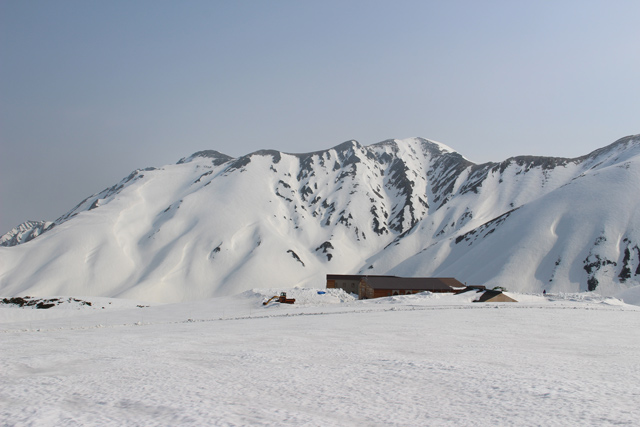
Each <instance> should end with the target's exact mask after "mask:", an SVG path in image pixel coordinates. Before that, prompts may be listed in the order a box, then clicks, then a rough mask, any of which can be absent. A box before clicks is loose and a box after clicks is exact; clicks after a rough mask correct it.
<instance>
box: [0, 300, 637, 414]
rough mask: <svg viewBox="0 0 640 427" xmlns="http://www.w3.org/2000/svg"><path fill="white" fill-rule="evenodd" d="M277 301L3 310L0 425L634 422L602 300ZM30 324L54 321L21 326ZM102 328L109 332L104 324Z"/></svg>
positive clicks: (620, 350)
mask: <svg viewBox="0 0 640 427" xmlns="http://www.w3.org/2000/svg"><path fill="white" fill-rule="evenodd" d="M279 291H280V290H279V289H272V290H252V291H247V292H244V293H243V294H240V295H237V296H235V297H226V298H216V299H211V300H204V301H200V302H192V303H181V304H167V305H157V306H152V307H144V308H139V307H135V306H133V305H132V304H133V303H132V302H124V303H120V304H118V300H110V299H101V300H100V301H95V302H94V304H92V306H91V307H82V308H80V309H78V307H72V306H69V307H67V308H66V309H62V308H60V307H57V308H53V309H50V310H32V309H19V308H11V307H4V306H0V313H2V317H0V319H2V321H1V323H0V333H1V334H2V345H1V346H0V375H1V380H0V424H2V425H33V426H44V425H46V426H58V425H60V426H62V425H64V426H74V425H83V426H85V425H114V426H115V425H118V426H122V425H125V426H142V425H144V426H169V425H219V426H225V425H226V426H235V425H238V426H239V425H264V426H268V425H273V426H281V425H296V426H298V425H307V426H378V425H398V426H400V425H402V426H407V425H416V426H418V425H419V426H423V425H431V426H440V425H442V426H444V425H470V426H473V425H478V426H485V425H486V426H488V425H519V426H520V425H525V426H527V425H531V426H533V425H551V426H552V425H558V426H559V425H563V426H565V425H585V426H588V425H593V426H596V425H597V426H601V425H613V424H629V425H632V424H634V423H636V422H637V420H638V419H640V410H639V409H638V408H639V407H640V405H638V403H639V402H640V381H639V380H640V371H638V368H637V366H638V365H637V360H638V356H640V328H638V324H639V323H638V322H639V317H638V315H639V314H640V308H639V307H637V306H630V305H626V304H624V303H622V302H621V301H620V300H616V299H611V298H609V299H605V298H601V297H598V296H597V295H594V294H570V295H550V296H548V297H547V298H545V297H543V296H541V295H520V294H514V295H513V296H514V297H516V298H517V299H519V300H521V301H523V302H521V303H514V304H508V303H502V304H474V303H471V302H470V300H472V299H473V297H474V295H473V294H471V293H466V294H461V295H457V296H452V295H437V294H429V293H423V294H418V295H410V296H399V297H393V298H382V299H377V300H369V301H357V300H355V299H353V297H351V296H349V295H346V294H345V293H344V292H341V291H339V290H326V292H327V293H325V294H324V295H319V294H318V290H317V289H287V290H286V291H287V296H288V297H290V298H296V304H294V305H286V304H270V305H268V306H266V307H265V306H263V305H262V302H263V301H264V300H266V298H268V297H270V296H272V295H277V294H278V293H279ZM109 302H112V304H108V303H109ZM114 305H115V306H116V307H115V308H113V306H114ZM137 305H140V304H137ZM102 306H105V309H102V308H101V307H102ZM109 306H111V307H109ZM54 310H57V311H54ZM7 312H10V313H9V314H7ZM33 312H42V313H45V312H47V313H48V314H47V315H46V317H45V315H44V314H43V315H41V316H42V317H41V318H40V319H34V318H31V319H30V320H29V319H26V318H25V317H24V316H28V315H29V314H30V313H33ZM64 312H66V313H64ZM69 313H74V314H73V315H69ZM107 313H108V315H109V316H111V317H112V318H113V322H112V323H111V324H103V325H100V324H98V323H97V322H99V321H102V319H104V316H105V315H106V314H107ZM141 316H144V318H143V319H142V320H141ZM25 320H29V321H28V322H27V321H25ZM28 323H31V327H28V326H27V324H28Z"/></svg>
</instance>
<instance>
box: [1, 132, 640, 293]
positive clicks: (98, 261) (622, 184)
mask: <svg viewBox="0 0 640 427" xmlns="http://www.w3.org/2000/svg"><path fill="white" fill-rule="evenodd" d="M639 175H640V136H639V135H631V136H627V137H624V138H621V139H619V140H617V141H615V142H614V143H612V144H609V145H608V146H606V147H603V148H600V149H598V150H594V151H592V152H591V153H589V154H586V155H583V156H580V157H576V158H561V157H544V156H516V157H511V158H508V159H506V160H504V161H502V162H487V163H483V164H475V163H473V162H471V161H469V160H467V159H466V158H464V157H463V156H462V155H461V154H460V153H458V152H456V151H455V150H453V149H451V148H450V147H448V146H446V145H444V144H441V143H437V142H434V141H430V140H428V139H423V138H408V139H404V140H386V141H382V142H379V143H376V144H372V145H369V146H362V145H361V144H359V143H358V142H357V141H354V140H350V141H346V142H344V143H342V144H339V145H337V146H335V147H332V148H330V149H328V150H323V151H315V152H311V153H299V154H291V153H283V152H279V151H276V150H258V151H256V152H253V153H249V154H247V155H244V156H241V157H238V158H233V157H231V156H228V155H226V154H223V153H220V152H218V151H215V150H205V151H199V152H196V153H194V154H192V155H191V156H188V157H185V158H182V159H180V160H179V161H178V162H177V163H176V164H174V165H166V166H163V167H161V168H146V169H139V170H136V171H134V172H132V173H131V174H130V175H129V176H128V177H126V178H125V179H123V180H121V181H120V182H119V183H118V184H116V185H114V186H112V187H110V188H107V189H105V190H103V191H102V192H100V193H97V194H94V195H92V196H89V197H88V198H86V199H85V200H83V201H82V202H81V203H79V204H78V205H77V206H76V207H75V208H73V209H72V210H71V211H69V212H68V213H66V214H64V215H62V216H61V217H60V218H58V219H57V220H56V221H54V222H53V223H47V225H46V226H42V225H40V229H39V230H40V231H38V232H37V233H36V232H30V230H31V229H30V228H29V226H23V227H22V228H21V229H20V230H18V231H16V229H14V230H12V231H10V232H9V233H7V234H5V236H3V237H2V238H1V239H0V244H1V245H3V246H6V247H0V256H1V257H2V258H4V259H7V260H8V262H5V263H4V264H3V265H0V292H2V293H3V294H8V295H17V294H22V293H25V292H29V293H30V294H34V295H37V294H38V292H40V293H41V294H42V293H46V294H47V295H53V294H56V293H58V294H71V293H72V294H75V295H96V296H111V297H113V296H122V297H129V298H139V299H143V300H144V299H148V300H157V301H183V300H189V299H196V298H202V297H210V296H216V295H226V294H229V293H237V292H240V291H244V290H246V289H249V288H251V287H268V286H272V285H282V284H283V282H285V284H286V285H287V286H303V285H304V286H307V285H310V286H316V287H320V286H323V284H324V274H326V273H353V272H359V273H370V274H387V273H390V274H399V275H407V276H411V275H447V276H454V277H457V278H459V279H460V280H462V281H467V282H470V283H475V284H489V285H495V286H498V285H500V286H506V287H507V288H509V289H514V290H518V291H530V292H535V291H541V290H542V289H547V288H549V289H550V290H551V289H553V290H557V291H579V290H598V291H600V292H603V293H605V294H607V293H613V292H616V291H619V290H621V289H624V288H626V287H629V286H630V285H631V284H634V283H637V279H638V277H639V276H640V249H638V250H636V249H635V248H637V247H638V246H639V245H640V235H639V234H638V230H639V229H640V223H639V220H640V218H638V215H634V211H633V209H632V207H634V206H635V205H636V204H637V202H634V201H633V200H632V201H631V202H629V201H626V200H625V195H628V194H633V189H634V188H637V186H638V183H640V178H639ZM598 177H599V178H598ZM580 182H584V183H585V184H584V185H582V184H580ZM617 188H624V190H625V191H626V193H625V192H623V191H622V190H620V191H618V190H617ZM601 193H602V196H598V197H600V198H602V199H603V200H604V199H606V200H607V201H608V203H610V204H611V206H615V207H616V208H617V209H618V210H617V211H613V210H612V208H611V206H602V205H600V204H586V203H585V201H584V200H585V199H593V198H594V196H595V195H599V194H601ZM558 194H562V197H559V196H558ZM541 200H542V201H541ZM572 207H574V208H576V207H577V208H578V209H576V210H577V211H578V212H579V211H582V210H584V212H587V211H588V212H590V215H591V216H590V217H588V216H587V215H586V214H584V215H579V214H578V213H577V212H576V211H574V210H572V209H571V208H572ZM639 210H640V209H639ZM623 213H624V215H623ZM625 215H626V216H625ZM541 218H544V221H543V220H542V219H541ZM567 218H573V220H576V221H582V222H583V229H582V230H583V231H580V229H578V228H576V227H575V226H571V224H569V223H567ZM624 221H626V223H624ZM557 223H562V224H563V225H562V227H561V228H560V229H559V234H560V237H558V230H556V229H555V228H554V225H553V224H557ZM623 223H624V224H623ZM34 224H35V223H34ZM594 224H595V225H594ZM534 225H535V226H534ZM556 228H557V227H556ZM34 230H35V228H34ZM80 230H84V231H83V232H81V231H80ZM504 230H510V233H507V232H505V231H504ZM567 230H570V231H567ZM554 233H555V234H554ZM581 234H585V236H587V235H588V238H586V237H580V236H581ZM519 235H521V236H520V237H518V236H519ZM554 235H555V236H556V237H554ZM7 236H11V237H7ZM496 236H499V238H497V237H496ZM523 236H526V239H525V237H523ZM600 237H603V238H604V240H599V238H600ZM523 239H525V240H523ZM554 239H555V240H554ZM624 239H626V241H625V240H624ZM554 241H560V243H555V244H553V242H554ZM27 242H29V243H27ZM563 242H564V243H563ZM596 242H599V243H598V244H596ZM607 242H610V243H607ZM611 242H617V243H616V244H612V243H611ZM9 246H10V247H9ZM530 246H531V247H533V248H534V249H531V248H530ZM56 247H57V248H60V247H62V248H63V250H62V251H61V250H60V249H57V250H56V249H55V248H56ZM536 247H539V249H538V250H535V248H536ZM478 248H480V249H478ZM556 253H557V255H556ZM490 254H494V255H493V256H490ZM551 254H553V255H551ZM636 254H637V256H636ZM563 256H564V257H563ZM558 260H560V261H559V263H558V264H556V263H557V262H558ZM527 264H531V265H532V266H534V267H535V268H533V267H527V268H525V266H526V265H527ZM112 269H115V270H116V271H117V273H113V271H112ZM518 269H521V270H523V271H527V272H528V273H527V275H526V276H525V277H520V276H521V274H519V273H518ZM281 275H282V276H283V277H280V276H281ZM250 284H251V285H250ZM253 284H255V286H254V285H253ZM257 284H260V285H259V286H258V285H257Z"/></svg>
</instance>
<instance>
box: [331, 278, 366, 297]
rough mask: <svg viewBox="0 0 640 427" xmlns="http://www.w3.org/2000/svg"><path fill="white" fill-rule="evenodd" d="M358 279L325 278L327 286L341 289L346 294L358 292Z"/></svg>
mask: <svg viewBox="0 0 640 427" xmlns="http://www.w3.org/2000/svg"><path fill="white" fill-rule="evenodd" d="M359 284H360V282H359V281H358V280H327V288H337V289H342V290H343V291H345V292H346V293H348V294H359V292H358V291H359Z"/></svg>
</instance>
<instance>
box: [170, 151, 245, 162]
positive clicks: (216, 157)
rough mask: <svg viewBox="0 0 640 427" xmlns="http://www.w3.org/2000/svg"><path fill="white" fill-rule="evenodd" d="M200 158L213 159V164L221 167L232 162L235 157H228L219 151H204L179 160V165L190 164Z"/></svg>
mask: <svg viewBox="0 0 640 427" xmlns="http://www.w3.org/2000/svg"><path fill="white" fill-rule="evenodd" d="M198 157H202V158H209V159H212V161H213V164H214V165H216V166H217V165H221V164H223V163H226V162H228V161H230V160H233V157H231V156H227V155H226V154H223V153H221V152H219V151H216V150H203V151H198V152H196V153H193V154H192V155H190V156H189V157H183V158H182V159H180V160H178V164H179V165H180V164H183V163H189V162H190V161H192V160H193V159H196V158H198Z"/></svg>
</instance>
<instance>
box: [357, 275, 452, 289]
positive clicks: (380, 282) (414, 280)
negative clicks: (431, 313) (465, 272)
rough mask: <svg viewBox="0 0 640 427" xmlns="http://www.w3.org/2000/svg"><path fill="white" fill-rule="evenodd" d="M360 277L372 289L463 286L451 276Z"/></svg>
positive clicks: (449, 287)
mask: <svg viewBox="0 0 640 427" xmlns="http://www.w3.org/2000/svg"><path fill="white" fill-rule="evenodd" d="M362 279H363V280H364V281H365V282H366V283H367V285H368V286H370V287H371V288H373V289H402V290H412V291H425V290H426V291H454V290H456V289H460V288H464V287H465V285H464V284H463V283H461V282H460V281H458V280H456V279H454V278H453V277H396V276H362Z"/></svg>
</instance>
